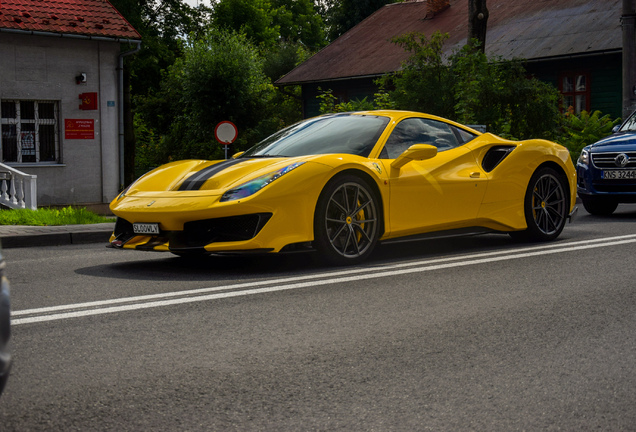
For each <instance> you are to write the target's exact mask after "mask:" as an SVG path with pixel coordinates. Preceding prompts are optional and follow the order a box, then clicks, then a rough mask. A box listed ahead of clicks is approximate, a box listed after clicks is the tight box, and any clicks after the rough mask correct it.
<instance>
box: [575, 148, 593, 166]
mask: <svg viewBox="0 0 636 432" xmlns="http://www.w3.org/2000/svg"><path fill="white" fill-rule="evenodd" d="M578 163H580V164H581V165H585V166H587V165H589V164H590V152H588V151H587V150H582V151H581V155H580V156H579V160H578Z"/></svg>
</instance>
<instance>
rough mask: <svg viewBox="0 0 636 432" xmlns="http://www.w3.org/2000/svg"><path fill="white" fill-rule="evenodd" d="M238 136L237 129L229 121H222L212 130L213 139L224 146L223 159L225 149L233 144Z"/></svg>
mask: <svg viewBox="0 0 636 432" xmlns="http://www.w3.org/2000/svg"><path fill="white" fill-rule="evenodd" d="M237 136H238V129H237V128H236V126H235V125H234V123H232V122H231V121H222V122H221V123H219V124H218V125H216V128H214V137H215V138H216V140H217V141H218V142H219V143H220V144H222V145H223V146H225V159H227V147H228V146H229V145H230V144H232V143H233V142H234V140H235V139H236V137H237Z"/></svg>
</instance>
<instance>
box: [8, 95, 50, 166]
mask: <svg viewBox="0 0 636 432" xmlns="http://www.w3.org/2000/svg"><path fill="white" fill-rule="evenodd" d="M58 113H59V106H58V102H57V101H34V100H2V101H1V106H0V118H1V126H2V131H1V132H2V133H1V134H0V147H2V162H5V163H6V162H17V163H39V162H49V163H50V162H59V156H60V150H59V149H60V146H59V130H58Z"/></svg>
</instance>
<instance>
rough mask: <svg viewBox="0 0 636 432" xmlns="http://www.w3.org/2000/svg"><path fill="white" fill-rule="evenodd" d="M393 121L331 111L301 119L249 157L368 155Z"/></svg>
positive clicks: (250, 152)
mask: <svg viewBox="0 0 636 432" xmlns="http://www.w3.org/2000/svg"><path fill="white" fill-rule="evenodd" d="M388 123H389V118H388V117H382V116H374V115H357V114H356V115H352V114H350V113H349V114H330V115H325V116H321V117H316V118H312V119H309V120H305V121H301V122H299V123H296V124H294V125H292V126H290V127H288V128H285V129H283V130H281V131H279V132H277V133H275V134H274V135H272V136H270V137H269V138H266V139H265V140H263V141H261V142H260V143H259V144H257V145H255V146H254V147H252V148H251V149H249V150H248V151H246V152H245V153H244V154H242V155H241V156H240V157H241V158H248V157H281V156H282V157H290V156H306V155H316V154H327V153H346V154H352V155H358V156H364V157H368V156H369V153H371V150H372V149H373V146H374V145H375V143H376V142H377V140H378V138H379V137H380V135H381V134H382V132H383V131H384V128H385V127H386V125H387V124H388Z"/></svg>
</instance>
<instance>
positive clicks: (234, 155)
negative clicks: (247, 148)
mask: <svg viewBox="0 0 636 432" xmlns="http://www.w3.org/2000/svg"><path fill="white" fill-rule="evenodd" d="M243 153H245V152H244V151H242V152H238V153H234V154H233V155H232V159H236V158H237V157H239V156H241V155H242V154H243Z"/></svg>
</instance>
